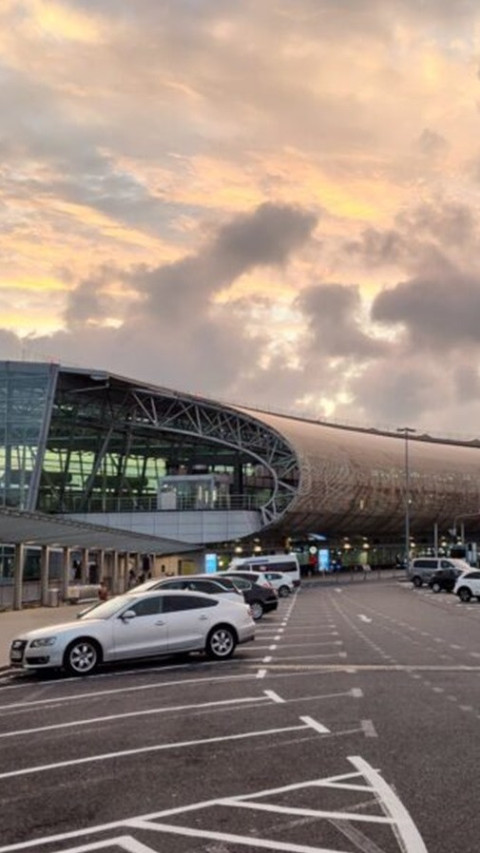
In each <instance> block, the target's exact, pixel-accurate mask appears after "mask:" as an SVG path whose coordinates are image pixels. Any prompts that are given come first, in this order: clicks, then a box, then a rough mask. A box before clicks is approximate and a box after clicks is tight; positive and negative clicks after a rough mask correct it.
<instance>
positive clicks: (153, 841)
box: [0, 578, 480, 853]
mask: <svg viewBox="0 0 480 853" xmlns="http://www.w3.org/2000/svg"><path fill="white" fill-rule="evenodd" d="M59 610H60V609H58V610H55V611H49V613H48V614H47V615H49V617H50V618H55V619H58V618H62V617H63V615H64V613H65V611H66V613H67V615H70V614H71V613H75V611H76V608H74V607H72V608H63V611H64V613H63V614H62V613H59ZM4 615H6V614H3V615H2V617H1V618H2V619H3V616H4ZM15 615H22V614H12V617H13V616H15ZM28 615H31V614H23V616H28ZM23 616H22V618H23ZM37 618H40V617H37ZM479 628H480V604H478V603H477V602H472V603H470V604H468V605H464V604H461V603H460V602H459V601H458V600H457V599H456V597H454V596H452V595H447V594H443V593H442V594H439V595H435V594H433V593H432V592H431V591H430V590H428V589H421V590H415V589H412V588H411V585H410V584H402V583H399V582H398V581H397V580H395V579H393V578H392V579H390V580H387V579H385V581H384V582H379V583H369V581H367V582H365V583H364V582H363V581H361V582H346V581H345V580H340V578H336V579H335V581H332V582H330V583H327V582H321V583H315V582H311V581H308V580H307V581H306V582H305V583H304V584H303V585H302V588H301V590H300V592H299V593H298V594H297V595H295V596H291V597H290V598H287V599H281V600H280V602H279V608H278V611H277V612H275V613H273V614H268V616H266V617H265V618H264V619H262V620H261V621H260V622H259V623H258V624H257V631H256V639H255V642H254V643H249V644H247V645H246V646H242V647H240V648H238V649H237V651H236V654H235V656H234V657H233V658H232V659H231V660H229V661H224V662H211V661H208V660H206V659H205V658H204V657H203V656H202V655H192V656H190V657H189V658H185V659H184V658H167V659H162V660H155V661H150V662H149V663H147V664H140V665H138V664H132V663H128V664H125V665H122V666H115V667H109V668H105V669H104V670H100V671H99V672H98V674H97V675H94V676H91V677H89V678H80V679H78V678H77V679H75V678H67V677H65V676H60V677H59V676H58V674H55V675H49V676H47V675H46V674H42V675H41V676H36V675H32V674H29V673H17V672H14V673H3V674H2V676H1V678H0V700H1V701H0V756H1V758H0V801H1V802H2V809H1V810H0V853H12V851H14V850H15V851H16V853H21V851H25V853H28V851H31V850H32V849H33V850H34V851H35V853H60V851H62V853H67V851H68V853H80V851H82V853H87V851H92V853H93V851H98V850H100V849H106V848H107V847H108V849H109V850H110V849H112V851H113V850H115V851H116V850H118V851H119V853H120V851H132V853H133V851H139V853H140V851H142V853H144V851H145V853H164V851H168V853H214V852H215V853H227V851H228V853H233V851H235V853H236V851H240V850H249V851H250V850H251V851H252V853H253V851H257V850H258V851H260V850H261V849H263V850H265V849H269V850H272V851H279V850H282V851H285V853H286V851H290V853H293V851H296V853H299V851H302V853H325V851H327V850H328V851H334V850H336V851H340V850H341V851H348V852H349V853H460V851H461V853H478V850H479V844H478V838H479V837H480V815H479V813H478V808H477V791H478V784H479V781H480V778H479V769H478V753H477V751H476V742H477V734H478V720H479V719H480V648H479V636H480V635H479Z"/></svg>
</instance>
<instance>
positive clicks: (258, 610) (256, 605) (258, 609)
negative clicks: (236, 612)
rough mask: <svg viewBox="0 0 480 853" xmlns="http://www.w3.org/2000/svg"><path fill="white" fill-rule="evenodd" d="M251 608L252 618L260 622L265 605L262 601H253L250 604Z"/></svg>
mask: <svg viewBox="0 0 480 853" xmlns="http://www.w3.org/2000/svg"><path fill="white" fill-rule="evenodd" d="M250 610H251V611H252V619H254V620H255V622H258V620H259V619H261V618H262V616H263V605H262V603H261V602H260V601H253V602H252V604H251V605H250Z"/></svg>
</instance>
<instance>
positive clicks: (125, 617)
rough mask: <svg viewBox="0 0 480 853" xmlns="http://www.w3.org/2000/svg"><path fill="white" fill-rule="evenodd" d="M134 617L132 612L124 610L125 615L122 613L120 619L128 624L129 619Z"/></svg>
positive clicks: (134, 614)
mask: <svg viewBox="0 0 480 853" xmlns="http://www.w3.org/2000/svg"><path fill="white" fill-rule="evenodd" d="M136 615H137V614H136V613H135V611H134V610H125V613H122V615H121V616H120V619H121V620H122V621H123V622H130V619H135V617H136Z"/></svg>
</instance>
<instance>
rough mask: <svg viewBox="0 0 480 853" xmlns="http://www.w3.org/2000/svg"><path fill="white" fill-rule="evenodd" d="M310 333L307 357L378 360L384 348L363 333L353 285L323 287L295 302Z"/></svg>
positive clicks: (357, 292)
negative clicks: (308, 355)
mask: <svg viewBox="0 0 480 853" xmlns="http://www.w3.org/2000/svg"><path fill="white" fill-rule="evenodd" d="M297 306H298V308H299V309H300V310H301V311H302V312H303V314H304V315H305V318H306V322H307V325H308V330H309V344H308V350H309V353H310V354H315V355H320V354H322V355H326V356H328V357H329V358H337V357H346V358H362V359H368V358H372V357H378V356H379V355H381V353H382V352H384V350H385V344H384V343H383V342H381V341H378V340H375V339H374V338H373V337H371V336H370V335H368V334H366V333H364V332H363V331H362V301H361V297H360V290H359V288H358V287H357V286H355V285H350V286H347V285H341V284H334V283H331V284H322V285H317V286H314V287H309V288H306V289H305V290H303V291H302V293H301V295H300V296H299V297H298V299H297Z"/></svg>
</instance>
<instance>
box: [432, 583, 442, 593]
mask: <svg viewBox="0 0 480 853" xmlns="http://www.w3.org/2000/svg"><path fill="white" fill-rule="evenodd" d="M441 588H442V587H441V586H440V584H439V583H436V582H435V583H433V584H432V589H433V591H434V592H440V590H441Z"/></svg>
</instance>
